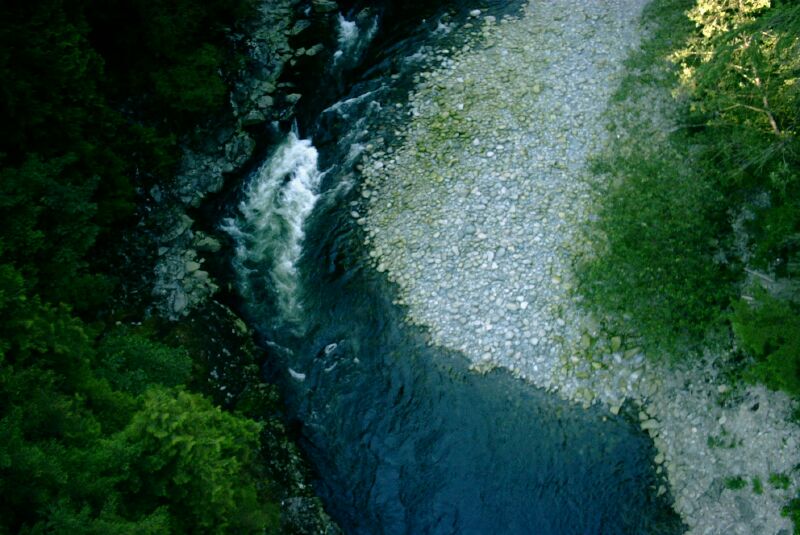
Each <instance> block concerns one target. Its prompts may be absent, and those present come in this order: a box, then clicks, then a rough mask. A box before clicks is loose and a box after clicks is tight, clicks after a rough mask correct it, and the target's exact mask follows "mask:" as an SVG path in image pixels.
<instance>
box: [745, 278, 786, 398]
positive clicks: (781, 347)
mask: <svg viewBox="0 0 800 535" xmlns="http://www.w3.org/2000/svg"><path fill="white" fill-rule="evenodd" d="M755 295H756V299H757V301H756V302H755V303H754V304H750V303H748V302H747V301H745V300H741V301H739V302H738V303H736V305H735V306H734V312H733V318H732V320H731V322H732V325H733V332H734V333H735V334H736V337H737V339H738V340H739V342H740V344H741V345H742V347H743V348H744V349H745V350H746V351H747V352H748V353H749V354H751V355H753V356H754V357H755V362H754V363H753V364H752V365H750V367H749V369H748V370H747V371H746V373H745V376H746V377H748V378H749V379H751V380H754V381H758V382H762V383H764V384H765V385H767V386H769V387H770V388H773V389H776V390H785V391H786V392H789V393H791V394H793V395H800V308H799V307H798V306H797V305H796V304H794V303H791V302H790V301H788V300H785V299H777V298H775V297H772V296H771V295H769V294H768V293H767V292H766V291H764V290H761V291H758V292H756V293H755Z"/></svg>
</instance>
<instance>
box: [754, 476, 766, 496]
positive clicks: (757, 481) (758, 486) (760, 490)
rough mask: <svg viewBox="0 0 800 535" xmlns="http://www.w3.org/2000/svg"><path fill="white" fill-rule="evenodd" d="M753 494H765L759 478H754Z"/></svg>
mask: <svg viewBox="0 0 800 535" xmlns="http://www.w3.org/2000/svg"><path fill="white" fill-rule="evenodd" d="M753 492H754V493H755V494H764V484H763V483H761V479H759V478H757V477H754V478H753Z"/></svg>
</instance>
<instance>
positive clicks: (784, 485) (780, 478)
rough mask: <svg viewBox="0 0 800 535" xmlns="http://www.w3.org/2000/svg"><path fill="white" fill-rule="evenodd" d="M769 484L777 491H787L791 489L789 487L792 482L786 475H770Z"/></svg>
mask: <svg viewBox="0 0 800 535" xmlns="http://www.w3.org/2000/svg"><path fill="white" fill-rule="evenodd" d="M769 484H770V485H772V486H773V487H775V488H776V489H782V490H786V489H788V488H789V485H791V484H792V481H791V479H789V476H787V475H786V474H770V475H769Z"/></svg>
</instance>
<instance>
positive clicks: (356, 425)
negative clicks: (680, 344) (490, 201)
mask: <svg viewBox="0 0 800 535" xmlns="http://www.w3.org/2000/svg"><path fill="white" fill-rule="evenodd" d="M342 212H345V213H342ZM359 234H360V232H359V231H358V230H356V229H354V228H352V225H351V223H350V222H349V220H348V217H347V214H346V211H343V210H341V209H339V208H336V207H332V208H328V209H323V210H320V211H319V212H318V213H317V214H315V216H314V218H313V219H312V220H311V221H310V224H309V232H308V235H307V237H306V244H305V249H306V254H305V260H304V265H303V266H302V270H303V272H304V273H305V281H304V284H303V286H304V301H305V308H306V310H308V311H313V312H312V313H310V314H309V316H308V317H307V325H306V328H307V331H306V333H305V335H304V336H303V337H302V338H300V339H296V340H294V342H293V343H292V345H293V346H294V347H293V349H294V357H292V359H291V362H289V363H288V364H289V365H291V366H292V367H293V368H294V369H296V370H297V371H298V372H302V373H304V374H305V375H306V379H305V380H304V381H302V382H301V381H297V380H293V381H291V384H290V385H289V388H287V394H288V401H289V404H290V406H291V407H292V412H293V413H294V414H295V415H296V417H297V418H298V419H299V420H300V421H302V423H303V441H304V443H305V446H306V449H307V452H308V453H309V455H310V457H311V458H312V461H313V463H314V465H315V466H316V468H317V470H318V471H319V476H320V478H319V491H320V494H321V496H322V497H323V500H324V501H325V503H326V505H327V507H328V509H329V511H330V513H331V514H332V515H333V516H334V518H335V519H336V520H337V521H339V522H340V523H341V525H342V527H343V528H344V529H345V531H346V532H348V533H363V534H377V533H436V534H449V533H463V534H472V533H475V534H484V533H509V534H511V533H533V534H573V533H574V534H590V533H591V534H601V533H602V534H616V533H620V534H621V533H630V534H644V533H654V534H657V533H678V532H680V531H682V529H681V524H680V522H679V520H678V519H677V517H676V515H675V514H674V512H672V510H671V508H670V506H669V503H668V502H667V501H666V499H664V498H656V492H655V487H656V486H657V485H658V481H657V479H656V475H655V473H654V471H653V468H652V458H653V455H654V451H653V447H652V443H651V442H650V440H649V439H648V437H647V436H646V435H644V434H643V433H642V432H641V431H640V430H639V429H638V427H637V426H636V425H635V424H633V423H631V422H628V421H626V420H624V419H623V418H619V417H616V418H615V417H607V415H608V413H606V412H605V411H603V410H601V409H591V410H583V409H582V408H580V407H578V406H575V405H572V404H569V403H567V402H564V401H562V400H560V399H558V398H557V397H556V396H554V395H552V394H548V393H546V392H543V391H541V390H538V389H535V388H532V387H531V386H530V385H526V384H525V383H523V382H522V381H519V380H516V379H514V378H513V377H511V376H510V375H509V374H507V373H505V372H493V373H490V374H488V375H485V376H481V375H477V374H474V373H471V372H469V371H468V370H467V367H466V363H465V360H464V359H463V358H462V357H460V356H458V355H454V354H448V353H447V352H445V351H443V350H441V349H436V348H431V347H429V346H428V345H427V344H426V336H425V333H424V332H421V331H419V330H418V329H415V328H410V327H407V326H405V325H404V324H403V322H402V318H403V311H402V310H401V309H399V308H398V307H396V306H394V305H393V304H392V302H391V299H392V298H391V296H392V293H393V290H392V288H390V287H389V286H388V285H387V283H386V282H385V281H384V280H383V278H382V277H381V276H379V275H378V274H377V273H375V272H374V271H373V270H371V269H370V268H369V267H366V266H365V265H364V264H363V263H361V262H359V261H358V260H357V259H358V258H359V245H358V243H359V241H360V240H359V238H360V236H359ZM333 344H335V346H334V345H333Z"/></svg>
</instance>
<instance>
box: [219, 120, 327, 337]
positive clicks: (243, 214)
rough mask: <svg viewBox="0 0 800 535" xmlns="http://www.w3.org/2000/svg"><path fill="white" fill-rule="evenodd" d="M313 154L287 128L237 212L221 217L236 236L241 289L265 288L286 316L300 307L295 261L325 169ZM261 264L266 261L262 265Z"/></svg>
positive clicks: (295, 314) (305, 141)
mask: <svg viewBox="0 0 800 535" xmlns="http://www.w3.org/2000/svg"><path fill="white" fill-rule="evenodd" d="M317 159H318V153H317V149H315V148H314V146H313V145H312V144H311V141H310V140H308V139H300V138H299V137H298V135H297V133H296V132H292V133H290V134H289V135H288V136H287V138H286V140H285V141H284V142H283V143H282V144H281V145H280V146H279V147H278V148H277V150H276V151H275V153H274V154H273V155H272V156H271V157H270V158H268V159H267V160H266V161H265V162H264V163H263V164H262V166H261V167H260V168H259V169H258V170H257V171H256V172H255V173H254V174H253V176H252V177H251V179H250V183H249V184H248V186H247V188H246V190H245V198H244V200H243V201H242V202H241V203H240V204H239V214H238V215H237V216H236V217H235V218H229V219H226V220H225V221H224V223H223V230H225V231H226V232H228V234H230V235H231V236H232V237H233V239H234V240H235V242H236V252H235V257H234V266H235V268H236V272H237V274H238V276H239V289H240V291H241V294H242V295H244V296H252V295H253V294H254V293H262V292H267V293H268V294H269V297H270V298H271V299H270V300H271V301H272V302H273V303H275V304H276V306H277V307H278V308H279V309H280V312H281V313H282V314H281V316H282V317H283V319H284V320H287V321H289V322H293V321H296V320H297V319H298V318H299V314H300V312H301V311H302V305H301V303H300V299H299V295H298V291H297V289H298V288H297V287H298V280H297V261H298V259H299V258H300V254H301V252H302V243H303V238H304V237H305V232H304V230H303V226H304V223H305V221H306V218H307V217H308V216H309V214H311V211H312V210H313V208H314V205H315V204H316V202H317V199H318V198H319V193H318V191H319V185H320V181H321V180H322V177H323V175H324V173H321V172H320V171H319V170H318V168H317ZM264 265H270V266H271V267H270V269H268V270H264V269H263V266H264Z"/></svg>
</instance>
